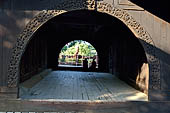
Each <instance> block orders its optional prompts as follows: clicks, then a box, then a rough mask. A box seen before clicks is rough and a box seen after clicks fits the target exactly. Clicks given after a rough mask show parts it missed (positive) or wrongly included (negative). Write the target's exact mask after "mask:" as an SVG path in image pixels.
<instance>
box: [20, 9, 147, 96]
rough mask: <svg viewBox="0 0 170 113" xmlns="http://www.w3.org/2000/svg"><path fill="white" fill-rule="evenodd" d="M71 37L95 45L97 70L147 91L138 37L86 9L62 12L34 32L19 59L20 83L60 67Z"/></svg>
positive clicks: (144, 60)
mask: <svg viewBox="0 0 170 113" xmlns="http://www.w3.org/2000/svg"><path fill="white" fill-rule="evenodd" d="M73 40H84V41H87V42H89V43H91V44H92V45H93V46H94V47H95V48H96V50H97V51H98V56H99V67H98V70H97V71H98V72H107V73H111V74H113V75H116V76H117V77H118V78H120V79H121V80H123V81H125V82H126V83H128V84H129V85H131V86H133V87H134V88H136V89H138V90H140V91H142V92H145V93H147V91H148V82H149V80H148V79H149V69H148V68H149V67H148V63H147V58H146V55H145V51H144V49H143V47H142V45H141V43H140V42H139V40H138V39H137V38H136V37H135V36H134V34H133V33H132V32H131V31H130V30H129V29H128V28H127V26H126V25H125V24H123V23H122V22H121V21H120V20H118V19H116V18H114V17H112V16H109V15H107V14H104V13H99V12H96V11H86V10H80V11H72V12H68V13H64V14H61V15H59V16H57V17H55V18H52V19H51V20H49V21H48V22H46V23H45V24H44V25H43V26H42V27H40V28H39V29H38V30H37V32H35V34H34V35H33V36H32V39H31V40H30V42H29V44H28V45H27V48H26V50H25V52H24V54H23V56H22V59H21V62H20V83H22V82H24V81H26V80H28V79H30V78H31V77H33V76H34V75H36V74H38V73H40V72H42V71H43V70H45V69H52V70H59V68H58V56H59V53H60V50H61V48H62V47H63V46H64V45H65V44H67V43H68V42H70V41H73ZM56 82H57V81H56ZM113 87H114V86H113Z"/></svg>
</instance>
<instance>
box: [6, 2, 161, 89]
mask: <svg viewBox="0 0 170 113" xmlns="http://www.w3.org/2000/svg"><path fill="white" fill-rule="evenodd" d="M52 9H56V10H44V11H42V12H40V13H39V14H38V15H37V16H35V17H34V18H33V19H32V20H31V21H30V22H29V23H28V24H27V26H26V27H25V29H24V30H23V32H22V33H21V34H20V35H19V36H18V38H17V42H16V44H15V46H14V48H13V50H12V54H11V58H10V62H9V65H8V73H7V75H8V79H7V85H8V87H17V85H18V78H19V77H18V76H19V63H20V60H21V57H22V54H23V53H24V50H25V48H26V45H27V44H28V42H29V40H30V39H31V37H32V35H33V34H34V33H35V32H36V30H37V29H38V28H40V27H41V26H42V25H43V24H44V23H45V22H47V21H48V20H50V19H52V18H54V17H56V16H57V15H60V14H62V13H65V12H68V11H73V10H81V9H86V10H97V11H98V12H102V13H106V14H109V15H111V16H114V17H116V18H117V19H119V20H121V21H122V22H123V23H124V24H126V26H127V27H128V28H129V29H130V30H131V31H132V32H133V33H134V34H135V36H136V37H137V38H138V39H140V42H141V44H142V46H143V48H144V50H145V53H146V56H147V60H148V63H149V89H160V63H159V60H158V58H157V57H156V54H155V46H154V42H153V40H152V38H151V37H150V35H149V34H148V32H147V31H146V30H145V29H144V28H143V27H142V26H141V25H140V24H139V23H138V22H137V21H136V20H135V19H134V18H133V17H132V16H130V14H128V13H127V12H126V11H124V10H123V9H119V8H115V7H112V5H110V4H107V3H101V2H98V3H96V2H95V1H91V0H89V1H84V0H79V1H76V0H70V1H66V2H63V3H61V4H57V6H56V5H54V6H53V8H52Z"/></svg>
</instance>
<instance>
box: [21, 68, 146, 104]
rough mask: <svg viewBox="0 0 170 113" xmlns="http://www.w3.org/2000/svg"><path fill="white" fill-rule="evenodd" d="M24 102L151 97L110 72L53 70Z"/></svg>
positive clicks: (127, 99) (128, 99)
mask: <svg viewBox="0 0 170 113" xmlns="http://www.w3.org/2000/svg"><path fill="white" fill-rule="evenodd" d="M20 98H21V99H68V100H108V101H130V100H135V101H140V100H141V101H147V95H145V94H143V93H141V92H139V91H137V90H136V89H134V88H132V87H130V86H129V85H127V84H126V83H124V82H122V81H120V80H119V79H118V78H117V77H115V76H114V75H111V74H109V73H97V72H76V71H53V72H52V73H50V74H49V75H48V76H46V77H45V78H44V79H43V80H41V81H40V82H39V83H37V84H36V85H35V86H34V87H32V88H31V89H29V92H28V93H27V94H25V95H23V96H21V97H20Z"/></svg>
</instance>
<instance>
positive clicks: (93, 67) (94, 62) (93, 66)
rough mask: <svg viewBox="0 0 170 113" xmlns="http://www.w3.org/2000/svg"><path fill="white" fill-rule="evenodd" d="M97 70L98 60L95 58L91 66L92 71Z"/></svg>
mask: <svg viewBox="0 0 170 113" xmlns="http://www.w3.org/2000/svg"><path fill="white" fill-rule="evenodd" d="M95 70H96V61H95V59H93V61H92V64H91V66H90V71H95Z"/></svg>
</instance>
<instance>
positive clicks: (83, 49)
mask: <svg viewBox="0 0 170 113" xmlns="http://www.w3.org/2000/svg"><path fill="white" fill-rule="evenodd" d="M78 50H79V52H78V55H82V56H94V55H97V52H96V50H95V48H94V47H93V46H92V45H91V44H90V43H88V42H85V41H82V40H75V41H72V42H70V43H68V44H67V45H65V46H64V47H63V48H62V50H61V54H62V55H75V54H76V52H77V51H78Z"/></svg>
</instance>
